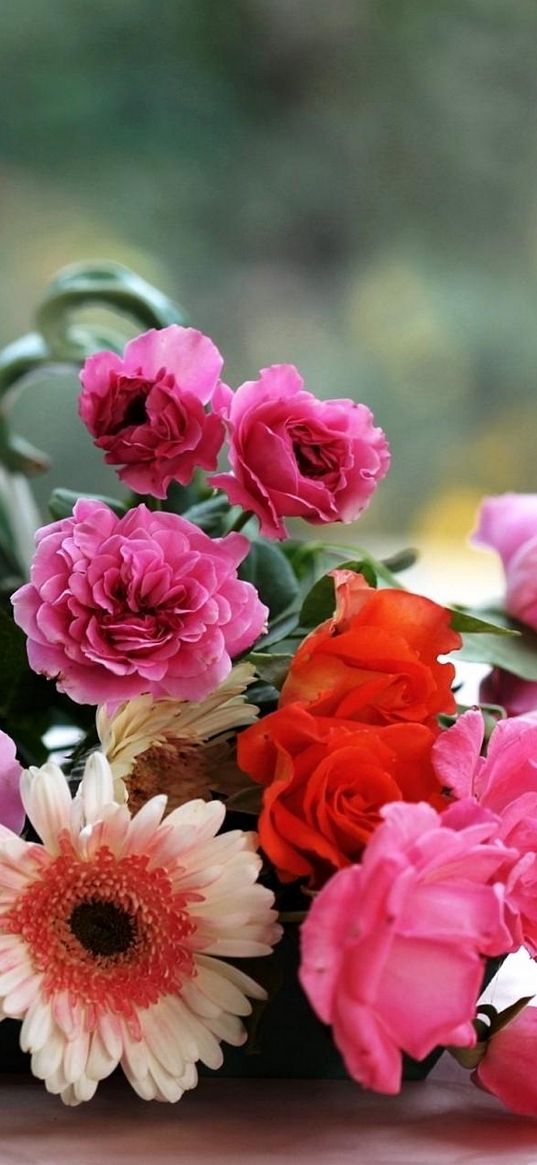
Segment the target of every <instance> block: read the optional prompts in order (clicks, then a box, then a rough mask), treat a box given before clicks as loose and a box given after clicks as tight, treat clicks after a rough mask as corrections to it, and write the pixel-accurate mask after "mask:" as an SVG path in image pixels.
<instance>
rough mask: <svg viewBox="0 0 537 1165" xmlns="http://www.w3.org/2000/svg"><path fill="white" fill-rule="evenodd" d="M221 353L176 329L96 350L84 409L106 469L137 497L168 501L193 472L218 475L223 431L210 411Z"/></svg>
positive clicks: (86, 374) (88, 367) (197, 335)
mask: <svg viewBox="0 0 537 1165" xmlns="http://www.w3.org/2000/svg"><path fill="white" fill-rule="evenodd" d="M222 363H223V361H222V357H221V355H220V353H219V351H218V349H217V348H216V347H215V345H214V344H213V342H212V340H209V339H208V337H207V336H203V335H202V333H201V332H197V331H195V330H194V328H180V327H178V326H177V325H176V324H172V325H171V327H169V328H163V329H162V331H156V330H155V329H153V330H152V331H150V332H145V333H144V335H142V336H137V337H136V339H135V340H131V341H130V342H129V343H128V344H127V346H126V348H125V351H124V353H123V356H117V355H116V353H115V352H97V353H96V354H95V355H94V356H90V358H89V360H86V363H85V365H84V367H83V369H82V372H81V373H80V379H81V382H82V392H81V394H80V401H79V410H80V416H81V417H82V420H83V421H84V424H85V425H86V426H87V428H88V429H89V431H90V433H91V435H92V437H93V438H94V442H95V444H96V445H97V447H98V448H99V449H104V450H105V461H106V462H107V463H108V465H120V466H122V467H123V468H122V469H120V470H119V476H120V478H121V480H122V481H124V482H126V484H127V485H128V486H130V487H131V489H133V490H136V491H137V492H138V493H147V494H152V495H153V496H154V497H157V498H164V497H166V491H167V489H168V486H169V485H170V482H172V481H179V482H181V484H182V485H188V483H189V482H190V481H191V480H192V475H193V473H194V470H195V469H197V468H198V467H199V468H201V469H215V468H216V463H217V459H218V453H219V451H220V448H221V446H222V442H223V440H224V426H223V424H222V421H221V420H220V419H219V418H218V417H217V416H215V415H214V414H208V413H207V412H206V409H205V406H206V405H207V404H208V403H209V402H210V400H211V397H212V395H213V392H214V390H215V388H216V386H217V384H218V379H219V376H220V372H221V369H222Z"/></svg>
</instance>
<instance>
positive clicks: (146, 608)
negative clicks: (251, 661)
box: [13, 499, 267, 704]
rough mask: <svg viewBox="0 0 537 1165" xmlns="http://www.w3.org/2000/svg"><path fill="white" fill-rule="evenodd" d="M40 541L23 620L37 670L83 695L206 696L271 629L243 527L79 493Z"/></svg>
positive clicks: (19, 618) (90, 699) (18, 604)
mask: <svg viewBox="0 0 537 1165" xmlns="http://www.w3.org/2000/svg"><path fill="white" fill-rule="evenodd" d="M36 540H37V550H36V553H35V556H34V561H33V565H32V572H31V582H30V583H28V584H27V585H26V586H23V587H21V588H20V589H19V590H18V591H17V592H16V593H15V595H14V596H13V605H14V608H15V620H16V622H17V623H18V624H19V626H20V627H22V628H23V630H24V631H25V632H26V634H27V635H28V658H29V660H30V665H31V667H33V668H34V670H35V671H37V672H43V673H44V674H45V675H47V676H49V677H50V678H52V679H55V680H56V682H57V684H58V687H59V690H60V691H62V692H67V693H68V695H69V696H71V698H72V699H73V700H76V701H77V702H78V703H89V704H97V703H103V702H107V701H123V700H126V699H129V698H130V697H132V696H138V695H140V694H141V693H143V692H149V693H151V694H152V695H153V696H155V697H158V696H173V697H176V698H177V699H179V700H201V699H203V698H204V697H205V696H207V695H208V694H209V693H210V692H212V691H213V689H214V688H216V687H217V685H218V684H219V683H220V682H221V681H222V680H223V679H225V677H226V676H227V675H228V673H229V671H230V668H231V657H233V656H235V655H238V654H239V653H240V652H242V651H244V650H246V648H248V647H250V646H251V644H252V643H253V642H254V640H255V639H257V637H258V635H259V634H260V632H261V631H262V630H263V627H264V624H265V619H266V615H267V609H266V607H264V606H263V604H262V603H261V602H260V601H259V597H258V594H257V591H256V590H255V587H253V586H252V585H251V584H250V583H247V582H241V581H239V580H238V578H237V566H238V564H239V563H240V562H242V560H243V558H244V557H245V556H246V554H247V553H248V550H249V543H248V540H247V539H246V538H245V537H244V536H243V535H242V534H236V533H234V534H228V535H227V536H226V537H225V538H216V539H211V538H209V537H208V536H207V535H206V534H204V533H203V532H202V531H201V530H200V529H198V527H197V526H194V525H193V523H192V522H187V521H186V519H185V518H180V517H178V515H177V514H169V513H151V512H150V511H149V510H148V509H147V508H146V507H145V506H144V505H139V506H136V508H135V509H132V510H129V512H128V513H127V514H126V515H125V517H123V518H117V517H116V515H115V514H114V513H112V511H111V510H110V509H109V508H108V506H106V505H104V504H103V503H101V502H94V501H88V500H85V499H82V500H81V501H79V502H77V504H76V506H75V509H74V513H73V516H72V517H71V518H65V519H64V520H63V521H61V522H53V523H52V524H51V525H49V526H45V527H44V528H43V529H42V530H39V531H38V533H37V536H36Z"/></svg>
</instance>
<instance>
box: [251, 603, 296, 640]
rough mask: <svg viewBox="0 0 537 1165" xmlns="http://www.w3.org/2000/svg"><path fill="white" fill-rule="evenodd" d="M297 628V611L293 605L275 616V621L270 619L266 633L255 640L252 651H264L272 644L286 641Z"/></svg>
mask: <svg viewBox="0 0 537 1165" xmlns="http://www.w3.org/2000/svg"><path fill="white" fill-rule="evenodd" d="M297 627H298V611H297V609H296V606H295V605H294V604H293V606H292V607H290V608H288V609H287V610H286V611H282V613H281V615H277V616H276V618H275V619H271V621H270V622H269V629H268V631H267V632H266V634H265V635H262V636H261V638H260V639H258V640H257V643H256V644H255V645H254V650H255V651H264V650H265V648H267V647H271V646H272V644H273V643H281V641H282V639H287V637H288V636H289V635H292V634H293V632H294V631H296V628H297Z"/></svg>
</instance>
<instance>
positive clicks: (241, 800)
mask: <svg viewBox="0 0 537 1165" xmlns="http://www.w3.org/2000/svg"><path fill="white" fill-rule="evenodd" d="M262 808H263V789H262V787H261V785H248V786H247V787H246V788H245V789H240V790H239V792H238V793H233V796H232V797H228V799H227V801H226V812H227V813H249V814H251V815H252V816H254V817H258V816H259V814H260V813H261V809H262Z"/></svg>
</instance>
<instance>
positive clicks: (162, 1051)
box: [143, 1003, 186, 1079]
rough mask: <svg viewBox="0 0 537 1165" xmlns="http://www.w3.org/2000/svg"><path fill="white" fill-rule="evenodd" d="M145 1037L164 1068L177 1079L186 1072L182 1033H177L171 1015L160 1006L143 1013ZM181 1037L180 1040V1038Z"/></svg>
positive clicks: (156, 1005) (157, 1005)
mask: <svg viewBox="0 0 537 1165" xmlns="http://www.w3.org/2000/svg"><path fill="white" fill-rule="evenodd" d="M143 1028H144V1037H145V1040H146V1043H147V1046H148V1048H149V1049H150V1051H151V1052H152V1054H153V1056H155V1057H156V1058H157V1060H158V1061H159V1063H160V1064H162V1067H163V1068H165V1069H166V1071H167V1072H169V1073H170V1075H171V1076H174V1077H177V1079H178V1078H179V1077H180V1076H182V1075H183V1073H184V1071H185V1067H186V1064H185V1060H184V1059H183V1056H182V1055H181V1041H180V1033H178V1032H177V1030H176V1027H175V1025H174V1024H173V1022H170V1015H169V1013H167V1012H166V1011H165V1009H164V1008H163V1007H162V1006H161V1005H160V1004H159V1003H157V1004H155V1006H154V1007H150V1008H148V1010H147V1011H145V1012H144V1013H143ZM178 1036H179V1038H178Z"/></svg>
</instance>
